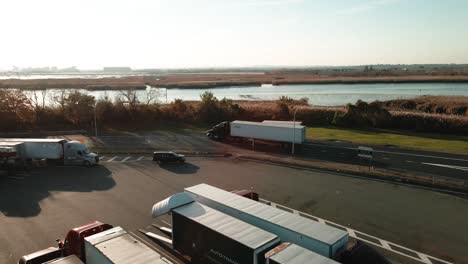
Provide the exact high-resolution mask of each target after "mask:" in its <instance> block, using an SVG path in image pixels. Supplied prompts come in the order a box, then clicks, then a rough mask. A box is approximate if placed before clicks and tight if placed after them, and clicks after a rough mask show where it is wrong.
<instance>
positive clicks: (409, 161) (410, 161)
mask: <svg viewBox="0 0 468 264" xmlns="http://www.w3.org/2000/svg"><path fill="white" fill-rule="evenodd" d="M406 162H408V163H414V161H412V160H407V161H406Z"/></svg>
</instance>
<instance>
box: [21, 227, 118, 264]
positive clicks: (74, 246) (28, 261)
mask: <svg viewBox="0 0 468 264" xmlns="http://www.w3.org/2000/svg"><path fill="white" fill-rule="evenodd" d="M111 228H113V226H112V225H109V224H105V223H101V222H99V221H93V222H91V223H88V224H85V225H82V226H78V227H75V228H72V229H70V230H69V231H68V232H67V235H66V236H65V238H64V239H63V240H59V239H58V240H57V242H58V246H57V247H49V248H46V249H43V250H40V251H37V252H34V253H31V254H28V255H25V256H23V257H21V259H20V260H19V262H18V263H19V264H40V263H44V262H47V261H52V260H56V259H58V258H60V257H67V256H72V255H74V256H76V257H78V258H79V259H80V260H81V261H85V260H86V258H85V253H84V252H85V251H84V250H85V249H84V238H85V237H88V236H91V235H94V234H97V233H100V232H102V231H105V230H109V229H111Z"/></svg>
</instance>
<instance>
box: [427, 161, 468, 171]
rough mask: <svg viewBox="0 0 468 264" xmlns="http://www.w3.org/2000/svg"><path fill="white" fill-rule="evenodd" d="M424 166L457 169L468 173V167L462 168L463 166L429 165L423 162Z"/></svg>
mask: <svg viewBox="0 0 468 264" xmlns="http://www.w3.org/2000/svg"><path fill="white" fill-rule="evenodd" d="M422 164H425V165H431V166H437V167H444V168H449V169H455V170H462V171H468V167H462V166H454V165H447V164H437V163H427V162H422Z"/></svg>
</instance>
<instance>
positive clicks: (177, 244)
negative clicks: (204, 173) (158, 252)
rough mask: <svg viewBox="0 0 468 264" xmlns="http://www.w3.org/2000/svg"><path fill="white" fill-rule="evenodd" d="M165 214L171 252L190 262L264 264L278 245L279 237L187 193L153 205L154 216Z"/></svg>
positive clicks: (206, 263) (205, 263)
mask: <svg viewBox="0 0 468 264" xmlns="http://www.w3.org/2000/svg"><path fill="white" fill-rule="evenodd" d="M246 199H247V198H246ZM166 213H171V215H172V245H173V249H174V250H176V251H177V252H179V253H180V254H182V255H184V256H187V257H188V258H189V259H190V261H191V263H203V264H263V263H265V253H266V252H267V251H269V250H271V249H273V248H274V247H276V246H277V245H279V244H280V239H279V237H278V236H276V235H274V234H272V233H270V232H267V231H265V230H262V229H260V228H257V227H255V226H253V225H250V224H248V223H245V222H243V221H241V220H239V219H237V218H234V217H231V216H229V215H227V214H224V213H222V212H220V211H217V210H215V209H213V208H210V207H208V206H205V205H202V204H200V203H197V202H194V200H193V199H192V198H191V197H190V195H189V194H187V193H179V194H175V195H173V196H171V197H169V198H167V199H165V200H163V201H161V202H159V203H156V204H155V205H154V206H153V209H152V216H153V217H158V216H161V215H164V214H166Z"/></svg>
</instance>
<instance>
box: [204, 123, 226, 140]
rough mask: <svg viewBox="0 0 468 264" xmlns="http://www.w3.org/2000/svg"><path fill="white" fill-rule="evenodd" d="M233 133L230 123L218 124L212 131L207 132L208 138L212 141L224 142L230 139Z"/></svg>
mask: <svg viewBox="0 0 468 264" xmlns="http://www.w3.org/2000/svg"><path fill="white" fill-rule="evenodd" d="M230 133H231V127H230V125H229V122H228V121H225V122H222V123H219V124H217V125H216V126H214V127H212V128H211V129H210V130H208V131H206V136H207V137H208V138H210V139H217V140H222V139H224V138H226V137H228V136H229V135H230Z"/></svg>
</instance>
